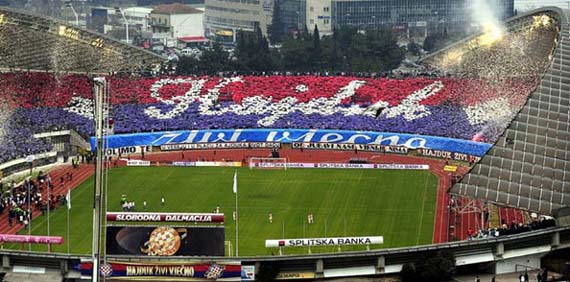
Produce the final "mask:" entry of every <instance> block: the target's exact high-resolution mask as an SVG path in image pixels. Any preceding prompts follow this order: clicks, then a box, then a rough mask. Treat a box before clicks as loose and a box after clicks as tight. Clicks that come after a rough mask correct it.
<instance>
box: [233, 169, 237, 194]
mask: <svg viewBox="0 0 570 282" xmlns="http://www.w3.org/2000/svg"><path fill="white" fill-rule="evenodd" d="M233 190H234V194H237V171H236V172H234V188H233Z"/></svg>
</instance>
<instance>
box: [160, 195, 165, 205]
mask: <svg viewBox="0 0 570 282" xmlns="http://www.w3.org/2000/svg"><path fill="white" fill-rule="evenodd" d="M164 205H165V203H164V193H162V197H161V198H160V206H161V207H163V208H164Z"/></svg>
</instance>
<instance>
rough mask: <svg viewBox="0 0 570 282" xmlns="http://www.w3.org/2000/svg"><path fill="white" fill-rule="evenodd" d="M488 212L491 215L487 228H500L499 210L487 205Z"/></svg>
mask: <svg viewBox="0 0 570 282" xmlns="http://www.w3.org/2000/svg"><path fill="white" fill-rule="evenodd" d="M489 212H490V213H491V218H490V221H489V226H490V227H500V226H501V217H500V216H499V208H498V207H497V206H495V205H489Z"/></svg>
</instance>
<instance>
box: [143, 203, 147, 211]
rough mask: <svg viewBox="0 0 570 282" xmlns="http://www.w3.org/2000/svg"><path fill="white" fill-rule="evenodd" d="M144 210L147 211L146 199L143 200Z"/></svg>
mask: <svg viewBox="0 0 570 282" xmlns="http://www.w3.org/2000/svg"><path fill="white" fill-rule="evenodd" d="M143 210H144V211H146V200H145V201H143Z"/></svg>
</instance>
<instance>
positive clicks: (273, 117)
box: [0, 73, 538, 158]
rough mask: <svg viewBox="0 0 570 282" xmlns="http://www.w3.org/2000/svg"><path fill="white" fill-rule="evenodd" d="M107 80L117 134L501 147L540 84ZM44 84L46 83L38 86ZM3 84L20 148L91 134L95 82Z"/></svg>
mask: <svg viewBox="0 0 570 282" xmlns="http://www.w3.org/2000/svg"><path fill="white" fill-rule="evenodd" d="M21 76H24V77H21ZM36 76H37V77H36ZM107 79H108V80H109V85H110V87H109V89H110V95H111V99H110V101H111V103H112V107H110V108H111V111H112V112H111V113H110V115H111V117H112V119H113V124H112V127H113V131H114V133H115V134H127V133H135V132H171V131H181V130H203V131H204V132H210V131H209V130H221V129H266V130H269V129H291V130H293V129H296V130H308V129H311V128H316V129H320V130H341V131H343V132H352V133H354V134H356V133H358V132H361V131H364V132H376V133H396V134H411V135H421V136H437V137H443V138H450V139H458V140H471V141H474V142H477V143H482V142H483V143H488V144H491V143H493V142H495V141H496V140H497V138H498V136H500V135H501V134H502V132H503V131H504V129H505V128H506V126H507V125H508V124H509V122H510V121H511V120H512V117H514V115H515V114H516V113H517V112H518V110H520V108H521V107H522V106H523V105H524V103H525V102H526V99H527V97H528V95H529V94H530V93H531V92H532V91H533V90H534V89H535V88H536V86H537V84H538V78H536V77H512V78H504V79H501V80H499V81H496V80H495V81H488V80H485V79H469V78H452V77H442V78H406V79H387V78H379V79H373V78H360V77H316V76H235V77H229V78H218V77H154V78H144V77H131V76H112V77H109V78H107ZM38 80H39V81H42V83H41V84H38V83H32V82H34V81H38ZM0 82H1V83H2V86H3V89H5V90H6V91H5V93H7V94H2V95H8V96H9V97H6V98H7V100H10V101H14V104H15V105H10V107H11V111H12V114H11V116H10V118H9V120H8V127H9V128H12V127H13V130H8V133H7V136H6V138H7V139H8V140H11V141H14V140H15V139H18V140H20V141H21V142H23V143H19V144H24V145H28V146H27V147H25V146H18V147H23V148H14V150H16V151H17V150H26V152H30V151H31V152H32V153H33V152H34V151H45V150H46V146H49V144H43V143H42V142H41V141H40V140H37V139H35V138H33V137H32V136H31V134H32V132H43V131H46V130H49V129H53V128H62V127H63V128H73V129H75V130H76V131H78V132H79V133H82V134H86V135H92V134H93V132H94V128H93V121H92V119H93V100H92V94H91V91H92V83H91V82H90V81H89V79H88V78H87V77H84V76H80V75H67V76H64V77H60V78H58V79H56V78H54V77H53V76H52V75H50V74H41V73H38V74H30V73H25V74H3V75H2V80H0ZM54 93H55V94H57V95H54ZM10 124H14V125H15V124H17V125H18V127H15V126H10ZM24 129H25V130H24ZM214 134H215V132H210V133H209V135H207V136H206V135H202V136H200V138H199V139H198V138H195V142H197V143H198V142H206V141H204V140H209V142H210V143H212V140H214V139H216V137H217V136H216V135H214ZM187 137H191V136H187ZM229 137H230V136H228V135H226V136H224V138H221V139H226V140H227V139H228V138H229ZM265 137H268V136H265ZM268 139H271V138H265V139H263V138H260V140H245V141H249V142H255V141H260V142H261V141H267V140H268ZM152 141H156V140H150V142H152ZM240 141H244V140H240ZM342 141H346V140H342ZM219 142H222V141H219ZM226 142H227V141H226ZM309 142H320V140H311V141H309ZM331 142H334V141H331ZM7 144H18V142H8V143H7ZM133 145H134V144H133ZM137 145H154V144H153V143H145V144H137ZM6 146H8V145H6ZM131 146H132V145H131ZM115 148H118V147H115ZM428 148H431V147H428ZM9 149H10V148H7V151H9ZM433 149H439V150H443V149H444V148H433ZM463 153H467V152H463ZM477 155H480V154H477ZM3 157H5V158H9V157H10V156H3Z"/></svg>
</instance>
